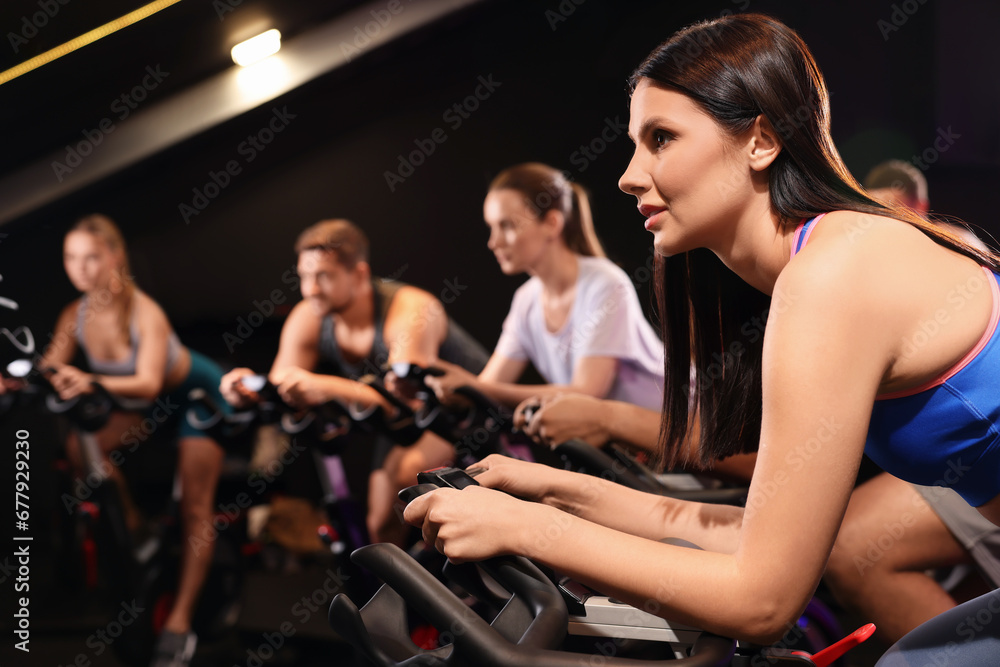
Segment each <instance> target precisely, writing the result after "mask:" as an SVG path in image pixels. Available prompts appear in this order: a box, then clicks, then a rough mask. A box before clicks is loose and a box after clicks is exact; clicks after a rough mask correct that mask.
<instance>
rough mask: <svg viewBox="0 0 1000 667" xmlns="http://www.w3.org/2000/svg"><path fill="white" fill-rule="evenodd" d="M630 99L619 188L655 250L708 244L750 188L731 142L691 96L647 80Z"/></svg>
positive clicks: (664, 251)
mask: <svg viewBox="0 0 1000 667" xmlns="http://www.w3.org/2000/svg"><path fill="white" fill-rule="evenodd" d="M630 106H631V109H630V118H629V137H631V138H632V140H633V141H634V142H635V152H634V153H633V155H632V159H631V161H630V162H629V165H628V168H627V169H626V170H625V173H624V174H622V177H621V179H619V181H618V187H620V188H621V189H622V191H623V192H626V193H628V194H631V195H635V197H636V198H637V199H638V205H639V211H640V213H641V214H642V216H643V217H644V218H646V222H645V227H646V229H647V230H649V231H650V232H652V234H653V246H654V247H655V249H656V251H657V252H659V253H660V254H662V255H667V256H669V255H674V254H677V253H681V252H687V251H688V250H693V249H694V248H699V247H712V242H713V240H714V239H715V238H716V237H717V236H718V234H719V232H720V231H721V230H722V229H724V227H725V226H727V225H731V224H732V223H733V221H734V220H735V219H736V218H734V216H738V215H739V214H740V212H741V210H742V207H743V205H744V204H745V203H746V201H747V198H748V197H749V196H750V195H752V194H753V184H752V182H751V178H750V177H751V170H750V169H749V167H748V166H747V165H746V164H745V163H744V161H742V160H740V153H739V150H738V144H737V143H736V142H734V140H733V139H732V138H731V137H730V136H729V135H728V134H727V133H726V132H725V131H724V130H723V129H722V128H721V127H719V125H718V124H717V123H716V122H715V119H713V118H712V117H711V116H709V115H708V114H707V113H706V112H705V111H704V110H703V109H702V108H701V107H700V106H699V105H698V104H697V103H696V102H694V100H692V99H691V98H690V97H688V96H687V95H684V94H683V93H680V92H678V91H676V90H673V89H670V88H665V87H662V86H659V85H657V84H655V83H652V82H651V81H650V80H649V79H642V80H641V81H640V82H639V84H638V85H637V86H636V89H635V92H634V93H633V94H632V101H631V105H630Z"/></svg>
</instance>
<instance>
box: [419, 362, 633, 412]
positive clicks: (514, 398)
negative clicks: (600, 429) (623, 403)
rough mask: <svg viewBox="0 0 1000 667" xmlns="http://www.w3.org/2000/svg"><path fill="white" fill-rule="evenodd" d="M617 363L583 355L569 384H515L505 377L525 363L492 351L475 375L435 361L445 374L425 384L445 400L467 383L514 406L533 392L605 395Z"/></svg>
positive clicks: (538, 393) (613, 377)
mask: <svg viewBox="0 0 1000 667" xmlns="http://www.w3.org/2000/svg"><path fill="white" fill-rule="evenodd" d="M494 360H496V361H494ZM618 363H619V362H618V360H617V359H614V358H612V357H585V358H583V359H580V360H579V361H578V362H577V364H576V368H575V369H574V370H573V377H572V379H571V381H570V383H569V384H566V385H559V384H515V383H514V382H512V381H510V380H507V379H506V378H508V377H510V376H511V375H512V374H513V371H514V370H515V369H517V370H518V373H517V376H518V377H519V376H520V372H523V369H524V367H525V366H527V363H526V362H520V361H514V360H512V359H507V358H506V357H502V356H499V355H498V354H497V353H496V352H494V354H493V356H492V357H490V361H489V363H488V364H487V365H486V368H485V369H483V372H482V373H480V374H479V376H478V377H477V376H475V375H472V374H471V373H469V372H467V371H464V370H462V369H459V368H457V367H455V366H454V365H453V364H446V363H442V362H436V363H435V366H438V367H439V368H441V369H442V370H444V371H445V375H444V376H443V377H440V378H430V379H428V384H429V385H430V386H431V387H432V388H434V390H435V392H437V394H438V396H439V397H440V398H441V399H442V400H448V399H449V397H450V396H451V394H452V392H454V390H455V389H456V388H457V387H460V386H463V385H468V386H471V387H472V388H474V389H476V390H478V391H479V392H480V393H482V394H484V395H486V396H488V397H490V398H492V399H493V400H494V401H496V402H497V403H501V404H503V405H507V406H510V407H514V406H516V405H517V404H518V403H521V402H522V401H524V400H526V399H528V398H531V397H533V396H555V395H556V394H559V393H564V392H576V393H580V394H585V395H588V396H596V397H603V396H606V395H607V393H608V391H610V390H611V385H612V384H613V383H614V380H615V374H616V373H617V371H618ZM493 378H503V379H493Z"/></svg>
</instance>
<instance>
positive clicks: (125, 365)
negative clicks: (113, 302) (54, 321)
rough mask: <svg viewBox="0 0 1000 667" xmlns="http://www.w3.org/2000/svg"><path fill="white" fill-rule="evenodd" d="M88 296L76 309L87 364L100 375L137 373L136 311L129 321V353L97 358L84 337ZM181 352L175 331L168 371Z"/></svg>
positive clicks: (169, 343) (78, 337)
mask: <svg viewBox="0 0 1000 667" xmlns="http://www.w3.org/2000/svg"><path fill="white" fill-rule="evenodd" d="M86 311H87V297H86V296H83V297H81V299H80V305H79V307H78V308H77V309H76V340H77V342H78V343H79V344H80V349H81V350H83V354H84V356H86V357H87V364H88V365H89V366H90V370H91V372H93V373H98V374H100V375H135V364H136V358H137V357H138V354H139V325H138V324H137V323H136V321H135V312H134V311H133V313H132V321H131V322H129V340H130V350H129V355H128V357H126V358H125V359H121V360H114V359H111V360H108V359H95V358H94V357H92V356H91V354H90V350H88V349H87V343H86V341H84V339H83V325H84V321H85V318H86ZM180 354H181V341H180V339H179V338H178V337H177V334H176V333H174V332H173V331H171V332H170V336H169V337H168V338H167V372H168V373H169V372H170V371H171V370H173V368H174V365H175V364H176V363H177V361H178V359H179V358H180Z"/></svg>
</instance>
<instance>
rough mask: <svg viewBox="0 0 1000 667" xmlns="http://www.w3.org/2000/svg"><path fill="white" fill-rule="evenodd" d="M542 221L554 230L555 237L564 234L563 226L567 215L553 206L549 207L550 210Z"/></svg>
mask: <svg viewBox="0 0 1000 667" xmlns="http://www.w3.org/2000/svg"><path fill="white" fill-rule="evenodd" d="M540 222H541V223H542V224H543V225H545V227H546V228H549V229H550V230H551V231H552V236H553V238H555V237H558V236H562V232H563V226H564V225H565V224H566V216H564V215H563V214H562V211H559V210H557V209H554V208H553V209H549V210H548V212H546V214H545V215H543V216H542V219H541V221H540Z"/></svg>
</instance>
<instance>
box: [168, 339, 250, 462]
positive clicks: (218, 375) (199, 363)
mask: <svg viewBox="0 0 1000 667" xmlns="http://www.w3.org/2000/svg"><path fill="white" fill-rule="evenodd" d="M188 351H189V352H190V353H191V369H190V370H189V371H188V374H187V377H185V378H184V380H183V381H182V382H181V383H180V385H178V386H177V387H175V388H174V389H173V390H171V391H170V392H169V393H167V394H165V395H164V396H162V397H161V399H160V401H161V402H163V403H165V404H166V405H168V406H170V408H171V412H172V414H171V417H172V419H171V421H174V420H175V419H176V423H177V437H178V438H207V437H211V436H209V435H206V434H205V433H204V432H203V431H201V430H199V429H198V428H196V427H194V426H193V425H192V424H191V423H190V422H188V420H187V417H186V415H187V413H188V410H191V409H193V410H194V411H195V413H196V414H197V415H198V418H199V419H202V420H205V419H208V418H209V417H211V416H212V415H211V414H209V412H208V411H207V410H205V409H204V408H203V407H201V406H200V405H199V404H197V403H193V402H192V401H191V400H190V399H189V398H188V394H189V393H190V392H191V390H192V389H202V390H204V391H205V393H206V394H208V397H209V398H210V399H211V400H212V401H213V402H214V403H215V404H216V405H217V406H218V407H219V409H220V410H222V412H223V413H224V414H232V412H233V408H232V406H231V405H229V403H228V402H227V401H226V399H225V398H223V397H222V393H221V392H220V391H219V385H220V384H221V382H222V369H221V368H220V367H219V365H218V364H216V363H215V362H214V361H212V360H211V359H209V358H208V357H206V356H205V355H203V354H201V353H200V352H195V351H194V350H191V349H190V348H189V350H188ZM173 406H178V407H176V408H174V407H173ZM218 444H219V445H220V446H222V447H225V446H226V443H225V442H220V443H218Z"/></svg>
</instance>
